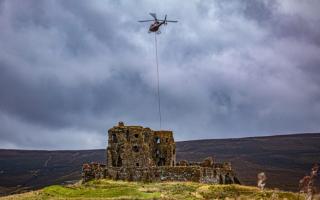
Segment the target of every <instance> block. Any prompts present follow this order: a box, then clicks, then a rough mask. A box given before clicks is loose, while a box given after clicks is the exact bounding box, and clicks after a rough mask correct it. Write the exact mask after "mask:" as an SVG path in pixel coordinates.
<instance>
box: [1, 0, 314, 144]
mask: <svg viewBox="0 0 320 200" xmlns="http://www.w3.org/2000/svg"><path fill="white" fill-rule="evenodd" d="M319 10H320V1H318V0H268V1H267V0H224V1H223V0H194V1H181V0H180V1H178V0H164V1H149V0H141V1H129V0H127V1H121V0H105V1H102V0H96V1H93V0H90V1H88V0H86V1H79V0H69V1H64V0H61V1H59V0H52V1H51V0H44V1H32V0H26V1H19V0H8V1H5V0H1V1H0V148H20V149H92V148H105V145H106V140H107V138H106V132H107V130H108V128H110V127H112V126H114V125H115V124H117V122H118V121H124V122H125V123H126V124H130V125H143V126H148V127H150V128H153V129H159V118H158V110H157V109H158V107H157V98H156V88H157V85H156V83H157V82H156V66H155V49H154V34H148V32H147V28H148V26H149V24H148V23H144V24H143V23H137V20H141V19H149V18H151V16H149V15H148V13H149V12H156V13H158V16H159V18H162V17H164V14H168V18H170V19H172V20H179V23H177V24H169V25H168V26H166V27H164V29H162V34H160V35H158V36H157V39H158V54H159V67H160V92H161V101H162V102H161V106H162V119H163V126H162V128H163V129H171V130H173V131H174V132H175V138H176V140H190V139H204V138H230V137H245V136H259V135H273V134H287V133H301V132H319V131H320V26H319V24H320V13H319Z"/></svg>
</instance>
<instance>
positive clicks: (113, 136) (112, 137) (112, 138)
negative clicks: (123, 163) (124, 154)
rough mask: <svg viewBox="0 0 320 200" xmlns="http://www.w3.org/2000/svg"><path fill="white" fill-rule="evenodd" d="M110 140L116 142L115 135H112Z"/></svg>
mask: <svg viewBox="0 0 320 200" xmlns="http://www.w3.org/2000/svg"><path fill="white" fill-rule="evenodd" d="M111 140H112V142H118V140H117V136H116V134H112V136H111Z"/></svg>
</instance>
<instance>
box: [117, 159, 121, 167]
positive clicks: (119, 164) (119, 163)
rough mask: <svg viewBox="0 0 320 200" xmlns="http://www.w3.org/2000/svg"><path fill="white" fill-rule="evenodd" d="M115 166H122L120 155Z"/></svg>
mask: <svg viewBox="0 0 320 200" xmlns="http://www.w3.org/2000/svg"><path fill="white" fill-rule="evenodd" d="M117 166H118V167H121V166H122V158H121V156H119V157H118V163H117Z"/></svg>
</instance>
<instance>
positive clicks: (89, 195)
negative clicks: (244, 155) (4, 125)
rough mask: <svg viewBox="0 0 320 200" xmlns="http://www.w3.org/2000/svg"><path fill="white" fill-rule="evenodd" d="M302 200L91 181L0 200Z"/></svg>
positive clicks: (201, 187) (217, 188)
mask: <svg viewBox="0 0 320 200" xmlns="http://www.w3.org/2000/svg"><path fill="white" fill-rule="evenodd" d="M236 198H237V199H259V200H260V199H293V200H294V199H297V200H298V199H300V200H302V199H303V196H302V195H300V197H299V195H298V194H297V193H292V192H284V191H275V190H265V191H260V190H259V189H258V188H255V187H249V186H241V185H209V184H201V183H195V182H162V183H137V182H125V181H112V180H95V181H91V182H88V183H86V184H82V185H81V184H75V185H70V186H59V185H54V186H49V187H46V188H44V189H42V190H38V191H35V192H28V193H25V194H19V195H12V196H8V197H3V198H0V199H1V200H11V199H12V200H13V199H14V200H29V199H30V200H31V199H35V200H49V199H50V200H57V199H73V200H75V199H77V200H88V199H90V200H93V199H128V200H133V199H183V200H193V199H236Z"/></svg>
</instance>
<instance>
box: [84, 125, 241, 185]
mask: <svg viewBox="0 0 320 200" xmlns="http://www.w3.org/2000/svg"><path fill="white" fill-rule="evenodd" d="M106 154H107V155H106V156H107V164H106V165H105V164H99V163H90V164H84V165H83V168H82V178H83V181H84V182H85V181H88V180H91V179H99V178H110V179H113V180H127V181H146V182H152V181H195V182H203V183H216V184H232V183H237V184H240V182H239V180H238V178H237V177H236V175H235V173H234V172H233V170H232V168H231V164H230V163H223V164H222V163H215V162H214V160H213V159H212V158H211V157H209V158H206V159H205V160H204V161H203V162H193V163H190V162H188V161H185V160H182V161H180V162H176V144H175V142H174V138H173V133H172V131H154V130H151V129H150V128H144V127H142V126H125V125H124V123H123V122H119V124H118V126H114V127H113V128H111V129H109V131H108V147H107V151H106Z"/></svg>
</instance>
